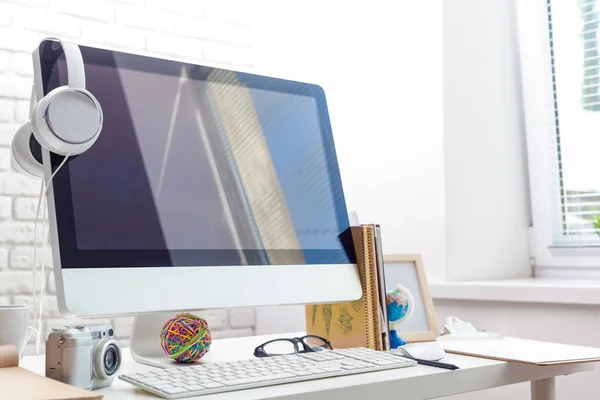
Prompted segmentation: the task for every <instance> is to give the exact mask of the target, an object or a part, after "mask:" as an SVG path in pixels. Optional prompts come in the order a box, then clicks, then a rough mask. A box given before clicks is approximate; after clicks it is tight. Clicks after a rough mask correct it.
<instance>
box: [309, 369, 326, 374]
mask: <svg viewBox="0 0 600 400" xmlns="http://www.w3.org/2000/svg"><path fill="white" fill-rule="evenodd" d="M309 371H310V372H312V373H313V374H324V373H325V372H326V371H325V370H324V369H320V368H311V369H309Z"/></svg>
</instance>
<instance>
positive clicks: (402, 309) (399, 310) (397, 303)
mask: <svg viewBox="0 0 600 400" xmlns="http://www.w3.org/2000/svg"><path fill="white" fill-rule="evenodd" d="M386 304H387V313H388V320H389V322H390V323H392V324H397V323H399V322H402V321H404V320H407V319H408V318H410V316H411V314H412V310H413V308H414V303H413V300H412V295H411V293H410V292H409V291H408V289H406V288H405V287H403V286H401V285H397V286H396V289H393V290H388V291H387V292H386Z"/></svg>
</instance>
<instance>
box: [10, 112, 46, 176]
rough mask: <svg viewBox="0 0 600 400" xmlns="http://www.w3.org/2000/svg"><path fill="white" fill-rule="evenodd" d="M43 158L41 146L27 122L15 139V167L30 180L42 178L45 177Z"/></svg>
mask: <svg viewBox="0 0 600 400" xmlns="http://www.w3.org/2000/svg"><path fill="white" fill-rule="evenodd" d="M41 157H42V152H41V146H40V144H39V143H38V142H37V140H36V139H35V137H34V136H33V130H32V126H31V122H29V121H27V122H26V123H24V124H23V125H21V127H20V128H19V130H18V131H17V133H16V134H15V136H14V137H13V141H12V158H13V165H14V167H15V168H16V169H17V170H18V171H19V172H21V173H23V174H24V175H27V176H29V177H30V178H41V177H42V176H44V169H43V167H42V159H41Z"/></svg>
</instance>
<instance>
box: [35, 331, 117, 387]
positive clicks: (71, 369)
mask: <svg viewBox="0 0 600 400" xmlns="http://www.w3.org/2000/svg"><path fill="white" fill-rule="evenodd" d="M113 336H114V330H113V328H112V327H111V326H110V325H75V326H64V327H60V328H54V329H53V330H52V332H51V333H50V335H48V340H47V341H46V376H47V377H48V378H52V379H55V380H57V381H61V382H64V383H67V384H69V385H73V386H77V387H80V388H82V389H98V388H101V387H105V386H108V385H110V384H111V383H112V381H113V379H114V378H116V376H117V374H118V372H119V368H120V367H121V348H120V347H119V344H118V343H117V341H116V340H115V339H114V337H113Z"/></svg>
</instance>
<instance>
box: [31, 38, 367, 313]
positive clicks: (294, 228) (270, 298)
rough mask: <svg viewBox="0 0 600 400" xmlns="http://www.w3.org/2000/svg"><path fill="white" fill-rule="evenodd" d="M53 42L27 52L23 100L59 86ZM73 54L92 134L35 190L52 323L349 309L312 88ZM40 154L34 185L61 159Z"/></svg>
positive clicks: (338, 224) (341, 223) (328, 140)
mask: <svg viewBox="0 0 600 400" xmlns="http://www.w3.org/2000/svg"><path fill="white" fill-rule="evenodd" d="M56 44H57V42H53V41H45V42H43V43H42V44H41V45H40V47H39V48H38V50H37V52H36V53H34V69H35V88H36V93H37V98H38V99H40V98H42V97H43V96H44V95H45V94H46V93H48V92H49V91H51V90H52V89H54V88H56V87H58V86H61V85H65V83H66V79H67V76H66V74H67V66H66V62H65V58H64V54H63V53H62V48H61V46H57V45H56ZM80 49H81V54H82V57H83V64H84V68H85V76H86V88H87V90H89V91H90V92H91V93H92V94H94V96H95V97H96V98H97V99H98V101H99V103H100V105H101V106H102V110H103V113H104V125H103V128H102V132H101V134H100V137H99V138H98V140H97V142H96V143H95V144H94V145H93V146H92V147H91V148H90V149H89V150H88V151H86V152H85V153H83V154H81V155H78V156H74V157H71V158H69V159H68V161H67V163H66V164H65V165H64V167H63V168H62V169H60V170H59V171H58V173H57V174H56V175H55V177H54V179H53V181H52V184H51V188H50V190H49V192H48V208H49V220H50V239H51V244H52V249H53V258H54V266H55V267H54V268H55V277H56V286H57V294H58V303H59V308H60V310H61V312H62V313H65V314H71V315H97V314H118V313H144V312H153V311H157V310H185V309H188V310H191V309H207V308H229V307H250V306H263V305H279V304H309V303H318V302H339V301H346V300H352V299H357V298H359V297H360V296H361V287H360V280H359V275H358V272H357V266H356V260H355V252H354V246H353V243H352V238H351V234H350V230H349V220H348V214H347V210H346V204H345V200H344V193H343V189H342V184H341V179H340V172H339V170H338V163H337V158H336V152H335V147H334V143H333V137H332V132H331V126H330V121H329V115H328V112H327V105H326V101H325V95H324V92H323V90H322V89H321V88H320V87H319V86H316V85H312V84H307V83H301V82H293V81H289V80H283V79H275V78H271V77H266V76H259V75H253V74H249V73H242V72H236V71H231V70H226V69H220V68H213V67H208V66H202V65H193V64H187V63H182V62H176V61H170V60H164V59H158V58H151V57H146V56H141V55H135V54H127V53H121V52H116V51H110V50H105V49H99V48H93V47H86V46H80ZM190 51H191V52H193V51H195V50H194V49H190ZM32 145H35V144H34V143H33V144H32ZM42 157H43V164H44V173H45V177H46V179H49V178H50V176H51V174H52V173H53V172H54V171H56V169H57V167H58V165H59V164H60V163H61V161H62V160H63V157H62V156H59V155H56V154H50V153H49V152H48V151H46V150H42Z"/></svg>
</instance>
